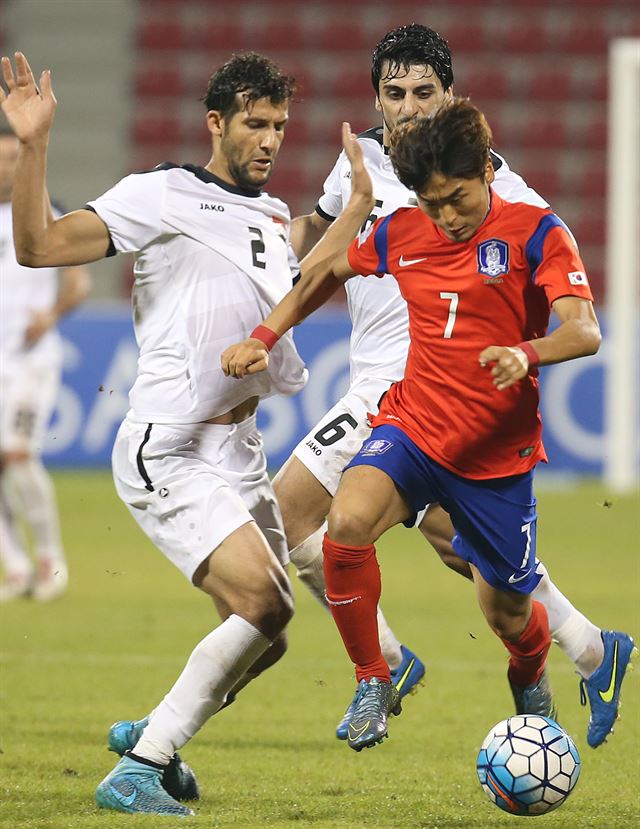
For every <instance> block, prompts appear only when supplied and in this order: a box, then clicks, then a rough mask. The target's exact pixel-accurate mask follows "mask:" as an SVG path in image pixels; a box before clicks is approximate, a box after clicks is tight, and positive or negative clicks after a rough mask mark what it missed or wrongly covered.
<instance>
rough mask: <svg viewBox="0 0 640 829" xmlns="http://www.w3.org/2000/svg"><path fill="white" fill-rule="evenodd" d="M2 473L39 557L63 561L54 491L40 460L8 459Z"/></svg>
mask: <svg viewBox="0 0 640 829" xmlns="http://www.w3.org/2000/svg"><path fill="white" fill-rule="evenodd" d="M4 475H5V476H6V480H7V485H8V486H9V487H10V489H11V490H12V494H13V495H14V498H13V499H12V502H13V504H15V510H16V512H17V513H18V514H19V515H21V516H22V518H24V520H25V521H26V523H27V525H28V526H29V529H30V530H31V532H32V534H33V541H34V545H35V552H36V555H37V556H38V558H40V559H43V558H46V559H49V560H51V561H54V562H58V561H60V562H64V553H63V551H62V542H61V539H60V522H59V520H58V507H57V504H56V494H55V490H54V488H53V482H52V480H51V477H50V475H49V473H48V472H47V470H46V469H45V468H44V466H43V464H42V461H41V460H40V459H39V458H28V459H27V460H24V461H18V462H13V463H8V464H7V465H6V467H5V471H4Z"/></svg>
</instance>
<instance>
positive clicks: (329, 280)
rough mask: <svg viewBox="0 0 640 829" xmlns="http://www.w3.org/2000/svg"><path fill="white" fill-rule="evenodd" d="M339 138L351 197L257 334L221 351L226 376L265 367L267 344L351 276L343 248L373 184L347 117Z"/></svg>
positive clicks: (362, 216) (365, 210)
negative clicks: (347, 164) (347, 166)
mask: <svg viewBox="0 0 640 829" xmlns="http://www.w3.org/2000/svg"><path fill="white" fill-rule="evenodd" d="M342 143H343V146H344V149H345V152H346V154H347V157H348V158H349V161H350V162H351V176H352V179H351V197H350V199H349V201H348V203H347V205H346V207H345V209H344V210H343V211H342V213H341V214H340V216H339V217H338V218H337V219H336V221H335V222H333V224H332V225H331V227H330V228H329V229H328V230H327V232H326V233H325V234H324V236H323V237H322V239H320V241H319V242H318V243H317V244H316V245H315V246H314V247H313V248H312V249H311V251H310V252H309V253H308V254H307V256H305V258H304V259H303V260H302V262H301V263H300V273H301V276H300V279H299V281H298V283H297V284H296V285H295V287H294V288H293V289H292V290H291V291H289V293H288V294H287V295H286V296H285V298H284V299H283V300H282V301H281V302H279V303H278V305H276V307H275V308H274V309H273V311H272V312H271V313H270V314H269V316H268V317H267V318H266V319H265V320H264V321H263V323H262V325H260V326H258V328H257V329H256V330H255V332H254V334H255V335H256V336H253V337H249V338H248V339H246V340H245V341H244V342H243V343H237V344H236V345H232V346H229V348H227V349H226V350H225V351H224V352H223V354H222V370H223V371H224V373H225V374H226V375H228V376H230V377H244V376H245V374H255V373H257V372H259V371H264V370H265V369H266V368H267V366H268V364H269V354H268V352H269V349H270V348H271V346H273V345H274V344H275V343H276V342H277V340H278V339H279V338H280V337H281V336H282V335H283V334H284V333H285V332H286V331H288V330H289V329H290V328H291V327H292V326H293V325H297V324H298V323H299V322H302V320H303V319H305V317H307V316H309V314H311V313H312V312H313V311H315V310H316V309H317V308H319V307H320V306H321V305H323V304H324V303H325V302H326V301H327V300H328V299H329V297H330V296H331V295H332V294H333V293H334V292H335V291H336V289H337V288H338V286H339V285H340V284H341V283H343V282H345V281H346V280H347V279H349V278H350V277H352V276H355V271H353V270H352V268H351V266H350V265H349V262H348V259H347V248H348V247H349V244H350V243H351V242H352V241H353V239H354V238H355V236H356V234H357V233H358V230H359V229H360V226H361V225H362V222H363V221H364V220H365V219H366V217H367V216H368V215H369V213H370V211H371V208H372V207H373V201H374V200H373V189H372V185H371V178H370V177H369V174H368V172H367V170H366V168H365V166H364V160H363V158H362V150H361V149H360V145H359V144H358V142H357V139H356V136H355V135H354V134H353V133H352V132H351V127H350V126H349V124H347V123H344V124H343V125H342Z"/></svg>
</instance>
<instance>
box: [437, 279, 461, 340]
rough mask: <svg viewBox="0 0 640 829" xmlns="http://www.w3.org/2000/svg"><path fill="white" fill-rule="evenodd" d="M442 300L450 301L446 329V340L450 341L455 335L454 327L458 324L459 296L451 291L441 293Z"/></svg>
mask: <svg viewBox="0 0 640 829" xmlns="http://www.w3.org/2000/svg"><path fill="white" fill-rule="evenodd" d="M440 299H448V300H449V319H448V320H447V324H446V326H445V329H444V335H443V336H444V339H445V340H450V339H451V335H452V334H453V326H454V325H455V324H456V312H457V311H458V294H454V293H451V292H449V291H440Z"/></svg>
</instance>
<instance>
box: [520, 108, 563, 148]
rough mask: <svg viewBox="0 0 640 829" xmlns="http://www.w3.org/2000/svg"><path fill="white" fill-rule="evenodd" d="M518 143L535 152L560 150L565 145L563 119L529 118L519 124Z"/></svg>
mask: <svg viewBox="0 0 640 829" xmlns="http://www.w3.org/2000/svg"><path fill="white" fill-rule="evenodd" d="M519 143H520V146H522V147H527V148H529V149H536V150H547V149H562V148H564V147H565V146H566V144H567V125H566V122H565V120H564V118H561V117H554V116H546V115H540V116H535V115H534V116H531V118H529V119H528V120H527V121H523V122H521V124H520V135H519Z"/></svg>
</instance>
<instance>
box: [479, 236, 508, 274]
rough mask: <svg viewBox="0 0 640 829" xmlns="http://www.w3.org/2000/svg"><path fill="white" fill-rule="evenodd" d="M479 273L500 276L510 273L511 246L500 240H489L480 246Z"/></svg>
mask: <svg viewBox="0 0 640 829" xmlns="http://www.w3.org/2000/svg"><path fill="white" fill-rule="evenodd" d="M478 273H485V274H486V275H487V276H491V277H494V276H499V275H500V274H501V273H509V245H508V244H507V243H506V242H503V241H501V240H500V239H487V241H486V242H481V244H479V245H478Z"/></svg>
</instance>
